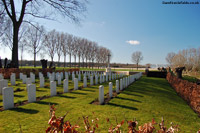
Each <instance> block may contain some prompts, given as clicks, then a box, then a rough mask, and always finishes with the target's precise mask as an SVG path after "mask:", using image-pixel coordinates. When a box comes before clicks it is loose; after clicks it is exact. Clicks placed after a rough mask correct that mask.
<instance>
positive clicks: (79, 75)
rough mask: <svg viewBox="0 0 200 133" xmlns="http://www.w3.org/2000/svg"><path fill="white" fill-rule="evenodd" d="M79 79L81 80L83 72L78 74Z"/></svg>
mask: <svg viewBox="0 0 200 133" xmlns="http://www.w3.org/2000/svg"><path fill="white" fill-rule="evenodd" d="M78 81H81V73H80V72H79V74H78Z"/></svg>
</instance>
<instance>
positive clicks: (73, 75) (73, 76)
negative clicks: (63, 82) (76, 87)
mask: <svg viewBox="0 0 200 133" xmlns="http://www.w3.org/2000/svg"><path fill="white" fill-rule="evenodd" d="M74 78H75V74H74V73H72V82H74Z"/></svg>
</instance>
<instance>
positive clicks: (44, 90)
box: [36, 89, 47, 92]
mask: <svg viewBox="0 0 200 133" xmlns="http://www.w3.org/2000/svg"><path fill="white" fill-rule="evenodd" d="M36 91H39V92H47V90H39V89H37V90H36Z"/></svg>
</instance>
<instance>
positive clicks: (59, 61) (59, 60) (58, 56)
mask: <svg viewBox="0 0 200 133" xmlns="http://www.w3.org/2000/svg"><path fill="white" fill-rule="evenodd" d="M58 66H59V67H60V56H58Z"/></svg>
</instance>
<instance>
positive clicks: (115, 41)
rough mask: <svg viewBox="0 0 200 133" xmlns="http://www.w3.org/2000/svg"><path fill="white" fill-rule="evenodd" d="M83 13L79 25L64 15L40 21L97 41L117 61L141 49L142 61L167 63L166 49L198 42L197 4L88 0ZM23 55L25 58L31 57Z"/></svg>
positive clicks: (199, 11) (199, 12)
mask: <svg viewBox="0 0 200 133" xmlns="http://www.w3.org/2000/svg"><path fill="white" fill-rule="evenodd" d="M174 1H175V0H174ZM191 1H192V0H188V2H191ZM194 2H196V0H194ZM199 2H200V1H199ZM85 15H86V17H85V18H84V19H83V21H82V22H81V26H80V25H76V24H73V23H70V22H69V21H67V20H66V19H63V18H60V19H59V21H60V22H55V21H46V20H40V21H39V22H40V24H43V25H44V26H45V27H46V29H47V30H52V29H56V30H57V31H63V32H67V33H71V34H73V35H75V36H80V37H84V38H87V39H89V40H91V41H96V42H98V44H99V45H101V46H104V47H107V48H109V49H110V50H111V51H112V54H113V57H112V60H111V62H117V63H129V64H130V63H132V62H131V54H132V53H133V52H135V51H141V52H142V54H143V57H144V59H143V61H142V62H141V64H146V63H151V64H166V61H165V57H166V55H167V53H169V52H178V51H179V50H182V49H186V48H193V47H194V48H197V47H199V46H200V45H199V44H200V37H199V35H200V4H197V5H188V4H186V5H184V4H181V5H172V4H170V5H166V4H162V0H89V5H88V10H87V13H86V14H85ZM130 40H133V41H135V42H137V41H139V44H138V45H131V44H129V43H127V41H130ZM8 51H9V50H1V52H7V53H8ZM25 55H26V56H24V57H25V59H31V58H32V57H33V56H31V55H28V54H27V53H25ZM2 57H3V56H2ZM46 58H49V57H47V56H46ZM38 59H39V57H38ZM49 60H50V59H49ZM54 60H57V57H55V58H54Z"/></svg>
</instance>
